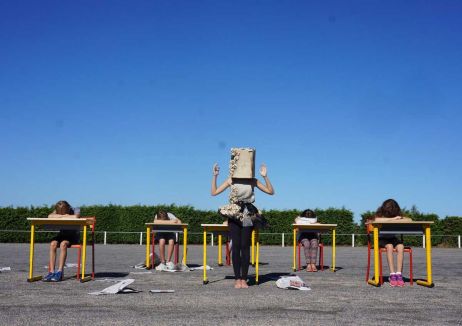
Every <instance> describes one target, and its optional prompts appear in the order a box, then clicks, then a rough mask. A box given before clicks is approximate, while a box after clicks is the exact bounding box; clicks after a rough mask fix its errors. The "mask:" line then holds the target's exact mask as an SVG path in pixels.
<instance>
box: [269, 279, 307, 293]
mask: <svg viewBox="0 0 462 326" xmlns="http://www.w3.org/2000/svg"><path fill="white" fill-rule="evenodd" d="M276 286H277V287H278V288H280V289H286V290H301V291H309V290H311V288H310V287H309V286H308V285H307V284H305V282H303V280H302V279H301V278H300V277H298V276H281V277H280V278H279V279H278V280H277V281H276Z"/></svg>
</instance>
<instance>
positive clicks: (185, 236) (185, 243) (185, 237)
mask: <svg viewBox="0 0 462 326" xmlns="http://www.w3.org/2000/svg"><path fill="white" fill-rule="evenodd" d="M187 248H188V229H187V228H186V227H184V228H183V265H186V258H187V255H188V249H187Z"/></svg>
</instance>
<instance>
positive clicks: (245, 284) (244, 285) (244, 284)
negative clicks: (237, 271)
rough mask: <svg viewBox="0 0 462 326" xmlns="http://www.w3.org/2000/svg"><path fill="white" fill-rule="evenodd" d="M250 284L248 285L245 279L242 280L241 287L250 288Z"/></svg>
mask: <svg viewBox="0 0 462 326" xmlns="http://www.w3.org/2000/svg"><path fill="white" fill-rule="evenodd" d="M248 288H249V286H248V285H247V282H246V281H245V280H241V289H248Z"/></svg>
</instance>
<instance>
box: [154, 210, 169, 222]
mask: <svg viewBox="0 0 462 326" xmlns="http://www.w3.org/2000/svg"><path fill="white" fill-rule="evenodd" d="M157 219H158V220H161V221H167V220H168V214H167V212H166V211H164V210H160V211H158V212H157Z"/></svg>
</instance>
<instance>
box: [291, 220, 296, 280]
mask: <svg viewBox="0 0 462 326" xmlns="http://www.w3.org/2000/svg"><path fill="white" fill-rule="evenodd" d="M293 243H294V248H293V249H294V252H293V265H292V270H293V271H294V272H295V271H296V270H297V263H296V260H297V249H296V247H297V229H296V228H294V241H293Z"/></svg>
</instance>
